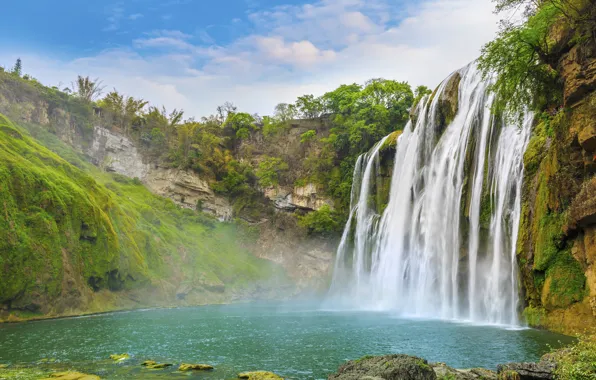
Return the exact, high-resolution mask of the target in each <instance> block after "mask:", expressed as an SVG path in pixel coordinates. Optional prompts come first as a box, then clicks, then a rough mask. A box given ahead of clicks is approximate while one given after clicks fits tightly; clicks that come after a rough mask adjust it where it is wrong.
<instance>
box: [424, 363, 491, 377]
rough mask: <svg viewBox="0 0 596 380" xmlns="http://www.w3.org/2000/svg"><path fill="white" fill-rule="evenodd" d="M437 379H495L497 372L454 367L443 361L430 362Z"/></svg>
mask: <svg viewBox="0 0 596 380" xmlns="http://www.w3.org/2000/svg"><path fill="white" fill-rule="evenodd" d="M430 366H431V367H432V369H433V371H435V374H436V375H437V378H438V379H450V380H480V379H482V380H497V378H498V377H497V373H496V372H493V371H489V370H487V369H483V368H472V369H455V368H451V367H449V366H448V365H446V364H444V363H431V364H430Z"/></svg>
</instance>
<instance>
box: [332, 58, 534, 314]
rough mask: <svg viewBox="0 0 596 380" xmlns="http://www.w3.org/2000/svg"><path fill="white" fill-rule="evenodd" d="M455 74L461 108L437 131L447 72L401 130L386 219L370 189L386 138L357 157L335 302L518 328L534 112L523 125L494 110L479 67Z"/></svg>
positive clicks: (337, 268)
mask: <svg viewBox="0 0 596 380" xmlns="http://www.w3.org/2000/svg"><path fill="white" fill-rule="evenodd" d="M459 74H461V81H460V85H459V101H458V112H457V114H456V115H455V118H454V120H453V121H452V122H451V123H450V124H449V125H448V126H447V128H446V129H445V130H444V132H442V135H440V136H439V135H438V134H439V133H441V130H440V128H438V127H439V125H438V123H439V117H438V116H439V112H440V104H439V102H440V98H441V95H442V94H443V92H444V91H445V86H446V83H447V82H448V81H449V79H448V80H446V81H445V82H444V83H443V84H442V85H441V86H440V87H439V89H438V91H437V94H436V96H434V98H433V100H432V101H431V102H430V104H426V103H428V102H427V101H422V102H421V103H422V104H421V105H420V106H419V110H418V111H419V112H418V114H419V118H418V120H417V123H416V125H413V124H412V123H409V124H408V125H407V126H406V127H405V130H404V132H403V134H402V135H401V136H400V138H399V140H398V143H397V148H396V155H395V165H394V169H393V175H392V179H391V181H392V183H391V192H390V196H389V203H388V205H387V208H386V209H385V211H384V212H383V214H382V215H380V214H379V213H378V211H377V210H376V207H373V206H371V204H370V203H371V202H370V197H371V191H372V189H373V187H374V186H375V185H376V179H377V177H378V175H379V174H378V173H379V149H380V147H381V146H382V144H383V143H384V141H385V140H383V141H381V142H379V143H378V144H377V145H376V146H375V147H374V148H373V149H372V150H371V151H370V152H369V153H367V154H365V155H362V156H361V157H359V159H358V162H357V164H356V168H355V171H354V184H353V187H352V200H351V206H350V207H351V210H350V211H351V212H350V217H349V220H348V223H347V225H346V227H345V230H344V233H343V236H342V240H341V244H340V246H339V248H338V253H337V261H336V266H335V272H334V277H333V282H332V285H331V289H330V295H331V298H330V299H331V300H332V301H333V302H340V303H341V304H342V305H343V306H349V307H353V308H361V309H374V310H396V311H398V312H400V313H402V314H404V315H414V316H420V317H431V318H442V319H465V320H472V321H475V322H482V323H495V324H509V325H514V324H517V322H518V320H517V314H518V311H517V308H518V305H517V304H518V286H517V266H516V257H515V246H516V242H517V230H518V227H519V218H520V209H521V185H522V177H523V154H524V151H525V148H526V146H527V143H528V139H529V134H530V128H531V124H532V121H533V118H532V115H530V114H528V115H527V116H526V118H525V120H524V122H523V126H522V127H521V128H520V127H519V126H518V125H508V124H506V123H503V121H502V120H500V119H498V118H495V117H493V115H492V114H491V112H490V107H491V105H492V102H493V100H494V99H493V96H492V95H491V94H490V93H489V92H488V91H487V87H488V83H487V82H486V81H483V80H482V78H481V75H480V74H479V73H478V71H477V70H476V68H475V66H474V65H470V66H469V67H467V68H465V69H463V70H462V71H461V72H460V73H459Z"/></svg>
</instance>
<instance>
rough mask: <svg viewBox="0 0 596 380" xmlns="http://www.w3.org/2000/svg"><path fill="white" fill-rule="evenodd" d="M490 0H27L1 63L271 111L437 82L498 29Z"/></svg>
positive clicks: (11, 24) (156, 96)
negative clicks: (305, 99)
mask: <svg viewBox="0 0 596 380" xmlns="http://www.w3.org/2000/svg"><path fill="white" fill-rule="evenodd" d="M492 8H493V5H492V3H491V1H490V0H422V1H415V0H267V1H264V0H219V1H215V0H127V1H110V0H108V1H103V2H92V1H82V0H63V1H50V0H21V1H11V2H8V3H7V4H3V14H4V17H3V22H2V23H1V24H0V65H3V66H5V67H10V66H11V65H12V64H13V63H14V60H15V59H16V58H17V57H21V58H22V60H23V66H24V71H25V72H26V73H28V74H30V75H32V76H34V77H36V78H38V79H39V80H40V81H42V82H43V83H45V84H49V85H58V84H60V85H61V86H64V85H66V84H68V83H70V82H71V81H72V80H73V79H74V78H76V75H78V74H82V75H90V76H92V77H94V78H95V77H99V78H100V79H102V81H103V83H104V84H105V85H106V87H107V89H111V88H113V87H115V88H117V89H118V90H120V91H121V92H124V93H126V94H129V95H133V96H136V97H143V98H144V99H146V100H149V101H150V102H151V103H153V104H156V105H160V104H165V105H166V106H167V107H168V108H170V109H171V108H183V109H185V110H186V113H187V114H188V115H193V116H201V115H206V114H209V113H212V112H213V110H214V109H215V107H216V106H217V105H218V104H221V103H223V102H224V101H232V102H234V103H236V104H237V105H238V106H239V107H240V108H241V109H242V110H245V111H249V112H259V113H261V114H267V113H270V112H271V111H272V109H273V107H274V106H275V104H277V103H280V102H291V101H293V100H294V99H295V97H296V96H299V95H302V94H305V93H313V94H315V95H320V94H322V93H324V92H325V91H328V90H331V89H333V88H335V87H336V86H338V85H339V84H342V83H353V82H358V83H361V82H364V81H366V80H367V79H370V78H374V77H384V78H389V79H397V80H407V81H409V82H410V83H411V84H412V85H418V84H426V85H428V86H431V87H433V86H436V85H437V84H438V83H439V82H440V80H441V79H442V78H444V77H445V76H446V75H448V74H449V73H450V72H451V71H453V70H456V69H458V68H459V67H461V66H463V65H465V64H466V63H468V62H470V61H471V60H473V59H474V58H476V57H477V55H478V53H479V50H480V48H481V46H482V45H483V44H484V43H486V42H487V41H489V40H490V39H491V38H492V37H493V36H494V33H495V31H496V29H497V23H496V22H497V17H496V16H495V15H494V14H493V13H492Z"/></svg>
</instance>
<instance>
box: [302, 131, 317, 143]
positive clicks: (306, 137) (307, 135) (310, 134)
mask: <svg viewBox="0 0 596 380" xmlns="http://www.w3.org/2000/svg"><path fill="white" fill-rule="evenodd" d="M315 137H317V131H315V130H314V129H311V130H310V131H306V132H304V133H303V134H302V135H300V142H301V143H303V144H304V143H307V142H309V141H312V140H314V139H315Z"/></svg>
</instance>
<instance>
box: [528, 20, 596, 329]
mask: <svg viewBox="0 0 596 380" xmlns="http://www.w3.org/2000/svg"><path fill="white" fill-rule="evenodd" d="M556 32H557V35H556V39H555V40H556V41H558V49H559V50H558V51H557V53H558V54H559V59H558V66H557V71H558V72H559V73H560V75H561V80H562V81H563V86H564V102H565V104H564V108H562V109H561V110H556V111H554V113H553V115H554V116H553V117H552V118H550V119H548V120H546V121H542V122H537V123H536V126H535V128H534V130H533V133H532V137H531V140H530V143H529V146H528V149H527V151H526V154H525V157H524V162H525V168H526V172H525V178H524V194H523V196H524V198H523V209H522V220H521V226H520V238H519V241H518V258H519V264H520V268H521V273H522V282H523V285H524V290H525V299H526V302H527V305H528V307H527V308H526V310H525V312H524V314H525V316H526V318H527V319H528V322H529V323H530V324H531V325H534V326H542V327H545V328H548V329H550V330H554V331H560V332H565V333H572V332H583V331H584V330H585V329H586V328H589V327H590V326H596V208H594V199H595V197H596V192H595V190H596V187H595V185H596V183H595V181H594V178H595V177H594V174H595V173H596V155H595V153H596V92H595V90H596V41H595V40H594V39H587V40H584V41H580V42H577V41H574V40H573V39H572V38H571V33H572V32H571V31H560V30H557V31H556ZM551 112H553V111H551Z"/></svg>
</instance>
